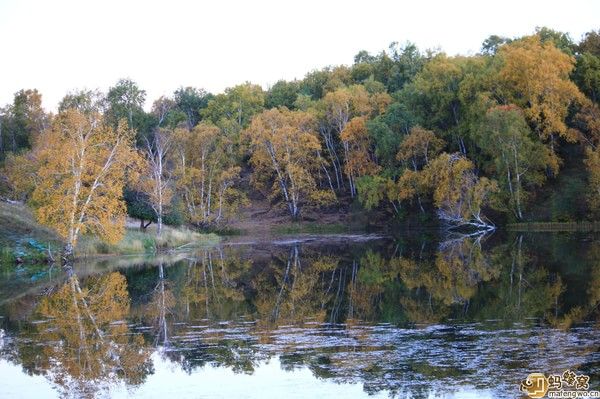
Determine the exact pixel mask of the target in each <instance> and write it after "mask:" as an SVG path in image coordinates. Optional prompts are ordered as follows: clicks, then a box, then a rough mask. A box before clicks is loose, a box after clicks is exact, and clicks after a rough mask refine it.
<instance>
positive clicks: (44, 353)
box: [0, 234, 600, 398]
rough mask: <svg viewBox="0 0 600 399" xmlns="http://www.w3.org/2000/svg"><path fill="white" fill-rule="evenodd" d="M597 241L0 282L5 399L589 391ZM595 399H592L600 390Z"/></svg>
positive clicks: (261, 256)
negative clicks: (540, 378) (573, 378)
mask: <svg viewBox="0 0 600 399" xmlns="http://www.w3.org/2000/svg"><path fill="white" fill-rule="evenodd" d="M599 255H600V240H598V238H597V237H595V236H593V235H580V234H568V235H566V234H554V235H549V234H544V235H542V234H529V235H513V236H501V235H499V234H496V235H495V236H491V237H483V238H481V237H479V238H477V237H472V238H459V237H452V238H448V237H446V239H444V240H439V239H432V238H426V237H403V238H396V239H391V238H378V237H345V236H342V237H337V238H324V237H317V238H315V237H311V238H309V239H307V238H306V237H304V238H300V239H297V238H285V239H273V240H271V241H270V242H254V241H253V240H252V239H244V240H237V244H235V245H233V244H227V243H226V244H224V245H222V246H220V247H215V248H207V249H205V250H199V251H195V252H193V253H185V252H179V253H174V254H169V255H164V256H160V257H139V258H135V257H132V258H121V259H103V260H100V261H92V260H88V261H83V262H81V263H80V264H78V265H77V266H76V267H75V268H74V270H72V271H65V270H61V269H60V268H57V267H54V268H51V269H48V267H40V268H37V269H31V268H29V269H17V270H14V269H13V268H5V269H4V270H3V272H2V274H1V277H0V336H1V338H0V397H2V398H4V397H7V398H13V397H14V398H54V397H74V398H79V397H84V398H94V397H115V398H121V397H135V398H138V397H139V398H165V397H178V398H218V397H223V398H231V397H236V398H238V397H239V398H271V397H272V398H281V397H286V398H288V397H291V398H295V397H298V398H300V397H302V398H305V397H321V398H326V397H348V398H362V397H398V398H404V397H412V398H429V397H448V398H453V397H456V398H465V397H472V398H515V397H520V394H519V392H518V387H519V383H520V381H521V380H522V379H523V378H525V377H526V376H527V375H528V374H529V373H531V372H536V371H537V372H544V373H551V372H554V373H562V371H564V370H565V369H567V368H570V369H572V370H577V372H578V373H585V374H588V375H590V377H591V380H590V382H591V385H592V387H598V383H599V382H600V352H599V351H598V348H599V347H600V334H599V332H600V331H599V330H598V326H599V323H598V320H599V318H598V314H599V311H598V303H599V301H600V256H599ZM596 389H597V388H596Z"/></svg>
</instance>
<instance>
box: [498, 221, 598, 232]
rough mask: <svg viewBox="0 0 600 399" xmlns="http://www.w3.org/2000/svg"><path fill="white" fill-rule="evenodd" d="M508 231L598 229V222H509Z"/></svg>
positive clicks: (584, 230) (585, 230)
mask: <svg viewBox="0 0 600 399" xmlns="http://www.w3.org/2000/svg"><path fill="white" fill-rule="evenodd" d="M506 228H507V230H509V231H520V232H561V231H566V232H578V231H579V232H589V231H593V232H596V231H600V222H587V221H580V222H527V223H510V224H508V225H507V226H506Z"/></svg>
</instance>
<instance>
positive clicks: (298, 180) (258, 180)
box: [245, 108, 334, 219]
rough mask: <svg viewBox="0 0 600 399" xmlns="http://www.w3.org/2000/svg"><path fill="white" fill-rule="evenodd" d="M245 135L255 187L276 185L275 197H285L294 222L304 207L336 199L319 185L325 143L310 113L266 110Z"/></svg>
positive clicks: (253, 122) (271, 188) (255, 119)
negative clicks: (320, 139)
mask: <svg viewBox="0 0 600 399" xmlns="http://www.w3.org/2000/svg"><path fill="white" fill-rule="evenodd" d="M245 136H246V137H247V139H248V141H249V142H250V148H251V153H252V155H251V159H250V162H251V164H252V165H253V167H254V181H255V184H257V185H258V186H259V187H265V188H269V187H268V185H269V182H272V186H271V187H270V188H269V189H270V192H271V198H281V199H282V200H283V202H284V204H285V205H286V207H287V208H288V211H289V213H290V216H291V217H292V219H298V217H299V216H300V211H301V209H302V207H303V205H307V204H310V205H318V204H323V203H327V202H331V201H332V200H333V199H334V197H333V194H332V193H331V191H327V190H322V189H320V188H319V187H318V186H317V175H318V173H319V171H320V170H321V168H322V165H321V164H320V158H319V157H317V156H316V154H317V152H318V151H320V150H321V144H320V143H319V138H318V134H317V132H316V123H315V120H314V118H313V117H312V116H311V115H310V114H308V113H306V112H302V111H288V110H287V109H285V108H282V109H271V110H268V111H264V112H262V113H261V114H259V115H257V116H256V117H254V119H253V120H252V123H251V124H250V127H249V128H248V129H247V130H246V132H245Z"/></svg>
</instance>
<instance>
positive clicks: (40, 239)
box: [0, 201, 62, 265]
mask: <svg viewBox="0 0 600 399" xmlns="http://www.w3.org/2000/svg"><path fill="white" fill-rule="evenodd" d="M0 226H1V228H0V264H3V265H14V264H15V263H16V262H17V260H18V261H19V262H23V263H27V264H32V263H44V262H46V261H47V259H48V247H50V248H51V249H52V250H53V251H55V250H57V249H58V248H61V247H62V242H61V240H60V238H59V237H58V235H57V234H56V233H54V232H53V231H52V230H51V229H48V228H46V227H43V226H41V225H39V224H38V223H37V222H36V221H35V219H34V217H33V215H32V213H31V211H30V210H29V209H28V208H27V207H26V206H25V205H21V204H8V203H6V202H1V201H0Z"/></svg>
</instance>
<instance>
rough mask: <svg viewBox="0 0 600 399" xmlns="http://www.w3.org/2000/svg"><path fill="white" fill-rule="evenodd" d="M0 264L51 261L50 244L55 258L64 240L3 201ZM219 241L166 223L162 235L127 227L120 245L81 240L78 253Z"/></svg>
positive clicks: (125, 251) (145, 249) (130, 251)
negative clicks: (49, 258)
mask: <svg viewBox="0 0 600 399" xmlns="http://www.w3.org/2000/svg"><path fill="white" fill-rule="evenodd" d="M0 226H1V228H0V265H14V264H15V263H16V262H17V259H19V261H20V262H23V263H28V264H31V263H43V262H46V261H47V260H48V247H50V249H51V250H52V253H53V255H54V258H55V259H57V258H58V256H57V253H58V251H60V249H62V247H63V245H64V243H63V242H62V240H61V239H60V237H59V236H58V235H57V234H56V233H55V232H54V231H52V230H51V229H48V228H46V227H44V226H41V225H40V224H38V223H37V222H36V220H35V219H34V217H33V214H32V213H31V211H30V210H29V209H28V208H27V207H26V206H25V205H21V204H8V203H6V202H1V201H0ZM218 242H219V237H218V236H217V235H216V234H212V233H211V234H200V233H197V232H195V231H192V230H189V229H185V228H177V229H176V228H172V227H169V226H165V227H164V228H163V232H162V234H161V236H160V237H157V235H156V227H155V226H150V227H149V228H148V230H147V231H146V232H141V231H139V230H137V229H136V228H127V230H126V233H125V237H124V238H123V239H122V240H121V241H120V242H119V243H117V244H107V243H105V242H103V241H102V240H100V239H97V238H94V237H83V238H81V239H80V240H79V244H78V246H77V250H76V256H87V257H89V256H95V255H133V254H155V253H157V252H161V251H164V250H166V249H176V248H178V247H181V246H185V248H194V247H203V246H210V245H214V244H216V243H218Z"/></svg>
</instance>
